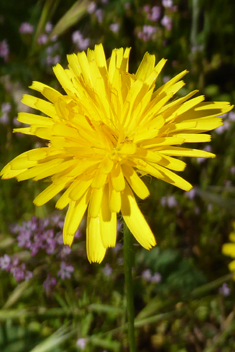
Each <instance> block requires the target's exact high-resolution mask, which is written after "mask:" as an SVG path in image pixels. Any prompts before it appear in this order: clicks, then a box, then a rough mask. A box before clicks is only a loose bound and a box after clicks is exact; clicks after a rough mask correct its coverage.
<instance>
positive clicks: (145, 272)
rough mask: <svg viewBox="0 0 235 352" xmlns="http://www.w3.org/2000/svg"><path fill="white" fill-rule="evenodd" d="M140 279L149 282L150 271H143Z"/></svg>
mask: <svg viewBox="0 0 235 352" xmlns="http://www.w3.org/2000/svg"><path fill="white" fill-rule="evenodd" d="M141 276H142V278H143V279H144V280H147V281H150V280H151V278H152V274H151V271H150V270H149V269H147V270H144V271H143V272H142V275H141Z"/></svg>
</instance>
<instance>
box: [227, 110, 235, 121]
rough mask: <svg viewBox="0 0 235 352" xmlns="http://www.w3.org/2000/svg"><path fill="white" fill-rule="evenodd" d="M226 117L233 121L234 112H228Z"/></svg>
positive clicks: (234, 117)
mask: <svg viewBox="0 0 235 352" xmlns="http://www.w3.org/2000/svg"><path fill="white" fill-rule="evenodd" d="M228 118H229V120H230V121H235V112H234V111H230V113H229V114H228Z"/></svg>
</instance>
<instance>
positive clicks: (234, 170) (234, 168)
mask: <svg viewBox="0 0 235 352" xmlns="http://www.w3.org/2000/svg"><path fill="white" fill-rule="evenodd" d="M230 173H231V174H232V175H235V166H232V167H231V169H230Z"/></svg>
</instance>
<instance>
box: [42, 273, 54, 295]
mask: <svg viewBox="0 0 235 352" xmlns="http://www.w3.org/2000/svg"><path fill="white" fill-rule="evenodd" d="M56 284H57V280H56V278H55V277H51V275H50V274H48V275H47V278H46V280H45V281H44V282H43V288H44V290H45V291H50V289H51V287H52V286H56Z"/></svg>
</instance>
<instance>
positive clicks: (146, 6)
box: [144, 5, 150, 13]
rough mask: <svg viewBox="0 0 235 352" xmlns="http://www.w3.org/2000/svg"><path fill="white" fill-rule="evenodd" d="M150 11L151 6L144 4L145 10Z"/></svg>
mask: <svg viewBox="0 0 235 352" xmlns="http://www.w3.org/2000/svg"><path fill="white" fill-rule="evenodd" d="M149 11H150V6H149V5H144V12H147V13H148V12H149Z"/></svg>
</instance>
